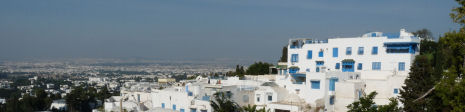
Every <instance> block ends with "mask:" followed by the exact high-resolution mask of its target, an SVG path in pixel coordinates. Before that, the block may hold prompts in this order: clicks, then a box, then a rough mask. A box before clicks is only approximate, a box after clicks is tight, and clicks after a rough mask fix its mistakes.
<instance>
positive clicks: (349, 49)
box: [346, 47, 352, 55]
mask: <svg viewBox="0 0 465 112" xmlns="http://www.w3.org/2000/svg"><path fill="white" fill-rule="evenodd" d="M346 55H352V47H347V48H346Z"/></svg>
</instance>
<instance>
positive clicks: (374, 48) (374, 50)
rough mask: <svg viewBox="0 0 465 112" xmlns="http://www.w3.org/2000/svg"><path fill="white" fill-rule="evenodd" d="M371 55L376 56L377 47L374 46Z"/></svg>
mask: <svg viewBox="0 0 465 112" xmlns="http://www.w3.org/2000/svg"><path fill="white" fill-rule="evenodd" d="M371 54H375V55H376V54H378V47H377V46H374V47H373V49H372V50H371Z"/></svg>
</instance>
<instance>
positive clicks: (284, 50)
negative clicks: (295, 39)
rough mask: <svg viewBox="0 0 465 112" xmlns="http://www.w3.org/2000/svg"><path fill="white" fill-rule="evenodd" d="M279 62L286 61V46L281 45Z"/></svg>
mask: <svg viewBox="0 0 465 112" xmlns="http://www.w3.org/2000/svg"><path fill="white" fill-rule="evenodd" d="M279 62H287V46H284V47H283V50H282V52H281V58H280V59H279Z"/></svg>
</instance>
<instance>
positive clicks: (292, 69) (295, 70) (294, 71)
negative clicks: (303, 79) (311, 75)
mask: <svg viewBox="0 0 465 112" xmlns="http://www.w3.org/2000/svg"><path fill="white" fill-rule="evenodd" d="M297 72H299V68H290V69H289V73H291V74H292V73H297Z"/></svg>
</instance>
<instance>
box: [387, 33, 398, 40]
mask: <svg viewBox="0 0 465 112" xmlns="http://www.w3.org/2000/svg"><path fill="white" fill-rule="evenodd" d="M383 36H386V37H387V38H388V39H395V38H400V33H383Z"/></svg>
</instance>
